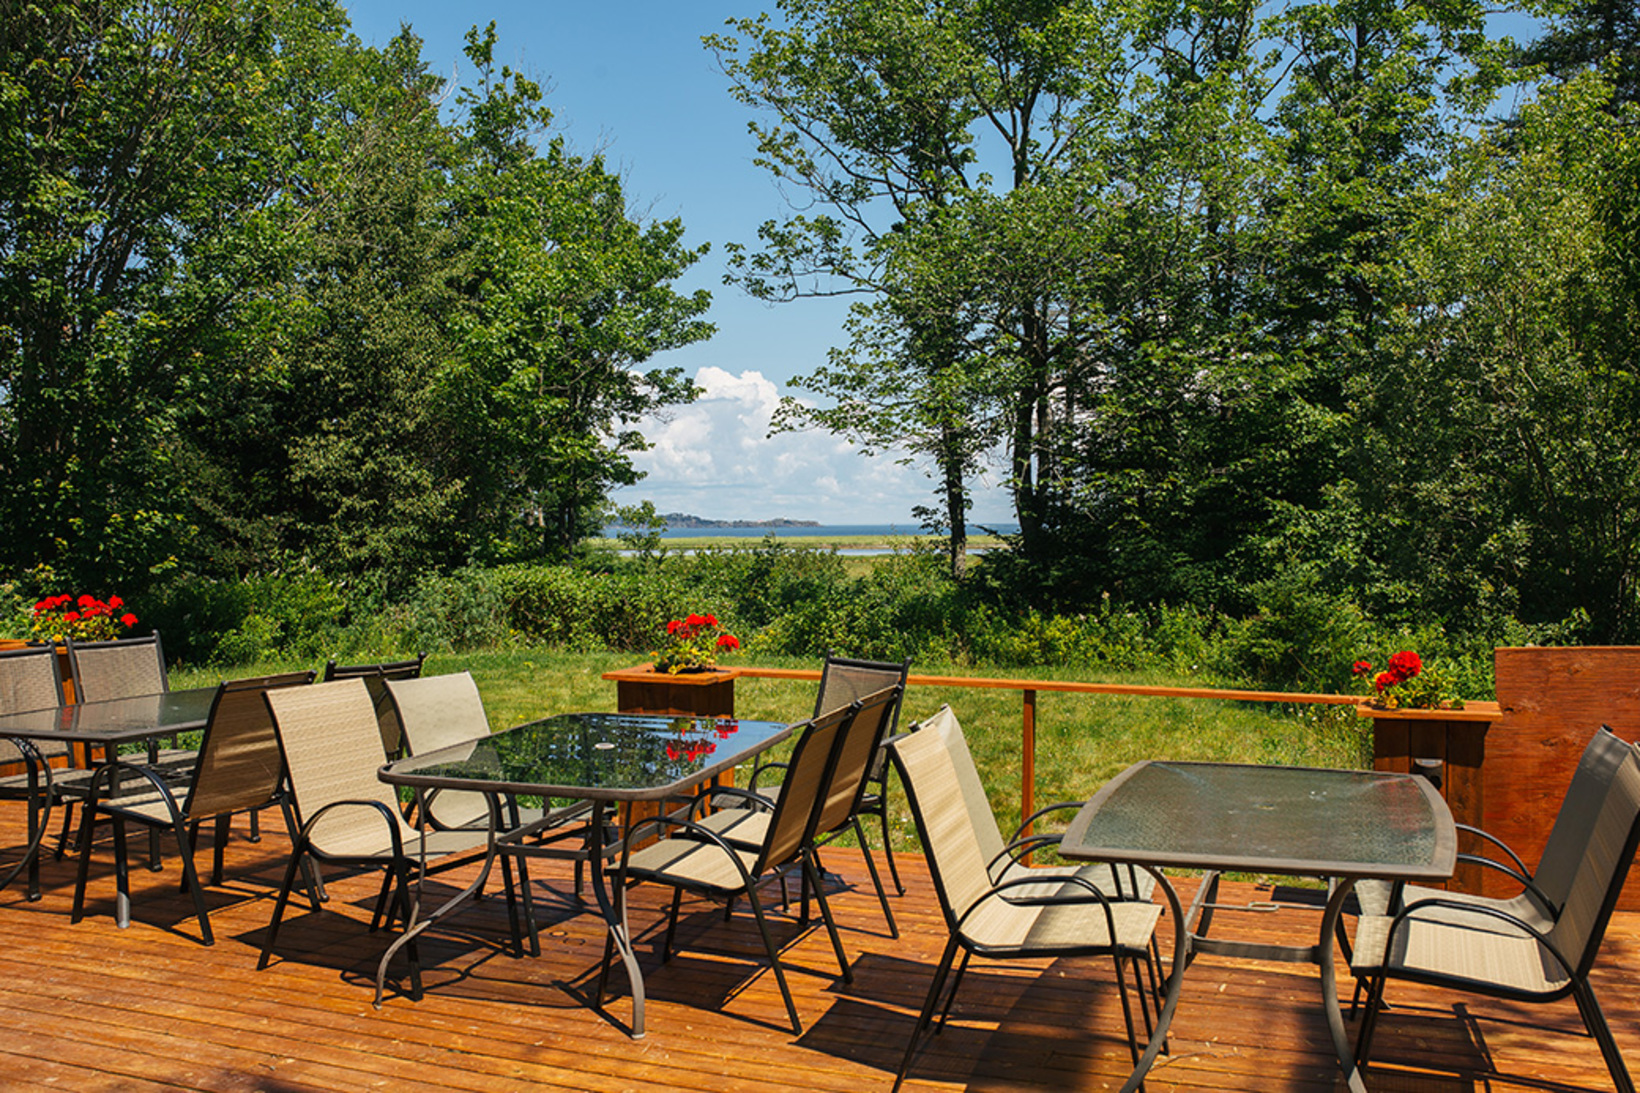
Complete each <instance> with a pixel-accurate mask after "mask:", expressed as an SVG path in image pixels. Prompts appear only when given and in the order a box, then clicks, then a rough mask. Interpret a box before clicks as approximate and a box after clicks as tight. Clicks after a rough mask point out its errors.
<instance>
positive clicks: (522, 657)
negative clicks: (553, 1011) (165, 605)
mask: <svg viewBox="0 0 1640 1093" xmlns="http://www.w3.org/2000/svg"><path fill="white" fill-rule="evenodd" d="M637 662H638V661H637V659H636V658H635V657H634V656H633V655H632V654H629V653H563V652H558V651H556V650H550V649H525V650H509V651H503V652H488V653H470V654H461V655H455V654H448V655H435V656H432V657H430V658H428V662H427V671H428V672H429V673H441V672H456V671H461V670H463V669H466V670H468V671H470V672H472V673H473V677H474V678H475V679H476V680H477V681H478V686H479V690H480V692H481V693H482V694H483V696H484V704H485V708H486V710H487V711H488V712H489V716H490V724H491V726H492V727H493V728H497V729H500V728H505V727H507V726H510V725H516V724H520V723H522V722H524V721H529V720H532V719H534V718H538V717H544V716H546V715H548V714H551V713H557V712H562V711H566V710H597V709H608V708H610V707H612V706H613V705H614V702H615V685H614V684H613V683H609V682H606V681H604V680H603V679H600V678H599V677H600V675H601V674H602V673H604V672H606V671H609V670H611V669H613V668H621V667H628V666H631V665H632V664H635V663H637ZM756 663H758V664H759V665H762V666H766V667H781V668H818V667H819V662H818V660H816V661H812V662H810V661H805V660H801V659H797V658H778V659H772V660H759V661H757V662H756ZM304 667H314V668H318V667H322V665H313V664H292V663H284V662H277V663H265V664H256V665H247V666H245V667H243V668H240V669H235V670H232V671H230V672H227V673H224V672H221V671H208V670H200V669H187V670H179V671H177V672H174V673H173V674H172V677H171V685H172V686H173V687H198V686H209V685H213V684H215V683H216V682H217V681H218V680H219V679H221V678H223V677H224V675H231V676H248V675H260V674H265V673H269V672H274V671H289V670H292V669H297V668H304ZM916 670H917V671H923V672H927V673H929V674H936V675H987V674H989V675H992V676H997V677H1007V678H1036V679H1065V680H1075V679H1080V680H1089V679H1092V678H1093V677H1091V676H1089V675H1088V674H1086V673H1077V672H1074V671H1071V670H1067V669H1058V668H1055V669H1046V668H1045V669H1037V670H1034V671H1026V670H1010V671H1007V672H1000V671H997V672H989V673H987V672H983V671H976V670H971V669H963V668H955V667H952V666H949V665H919V666H917V668H916ZM1097 681H1098V682H1114V683H1133V684H1163V685H1165V684H1181V685H1183V684H1191V683H1194V682H1195V681H1192V680H1181V679H1173V678H1169V677H1165V676H1161V675H1158V674H1154V673H1145V674H1132V673H1130V674H1118V673H1109V674H1103V675H1101V676H1099V677H1098V679H1097ZM814 692H815V685H814V684H813V683H803V682H788V681H783V680H769V679H741V680H738V681H737V682H736V693H735V698H736V712H737V713H738V714H739V715H740V716H742V717H746V718H760V719H768V720H786V721H795V720H799V719H801V718H803V717H806V716H807V715H808V714H809V713H810V712H811V710H812V708H813V704H814ZM942 703H950V705H951V708H952V710H953V711H954V712H955V713H956V714H957V717H958V719H959V720H960V721H961V722H962V725H963V729H964V730H965V731H966V733H967V734H968V739H969V746H970V747H971V749H972V750H973V752H974V758H975V761H976V762H977V763H978V764H979V766H980V770H981V772H982V774H983V775H984V777H985V781H986V786H987V788H988V790H989V792H990V797H991V804H992V807H993V808H994V809H995V811H996V814H997V818H998V821H999V823H1000V824H1001V825H1002V826H1003V828H1004V829H1005V831H1011V830H1012V828H1013V826H1014V824H1015V823H1017V821H1018V818H1019V806H1020V754H1021V752H1020V736H1021V712H1022V699H1021V696H1020V693H1019V692H1018V691H1006V690H993V689H984V690H980V689H973V688H962V687H919V686H913V687H911V688H910V689H909V691H908V692H907V694H906V697H905V702H904V710H903V713H902V716H901V727H902V728H903V727H905V726H906V725H907V724H909V723H910V722H912V721H914V720H916V719H917V718H920V717H925V716H927V715H929V714H931V713H933V712H934V711H935V710H937V709H939V707H940V705H941V704H942ZM1369 742H1370V736H1369V735H1368V730H1367V723H1366V722H1364V721H1360V720H1359V719H1357V718H1356V717H1355V716H1354V714H1353V711H1352V710H1350V709H1348V708H1338V707H1332V708H1321V707H1300V708H1298V710H1297V711H1296V712H1295V710H1294V709H1292V708H1273V707H1269V706H1265V705H1259V704H1250V703H1242V702H1223V701H1214V700H1209V699H1172V698H1150V697H1139V696H1106V695H1078V694H1062V693H1052V692H1039V693H1038V698H1037V724H1036V763H1037V772H1036V801H1037V804H1038V805H1045V804H1049V803H1052V802H1055V801H1065V800H1080V799H1083V798H1085V797H1088V796H1090V795H1091V794H1092V793H1093V792H1094V790H1096V789H1098V787H1099V786H1100V785H1102V784H1103V783H1104V782H1105V781H1107V780H1108V779H1109V778H1111V777H1112V776H1113V775H1115V774H1116V773H1117V772H1118V771H1120V770H1122V769H1123V768H1124V767H1126V766H1127V765H1128V764H1130V763H1132V762H1134V761H1136V760H1139V759H1154V758H1171V759H1205V760H1229V761H1239V762H1253V763H1276V764H1286V765H1294V766H1363V765H1365V763H1366V759H1367V750H1366V749H1367V747H1368V744H1369ZM893 798H894V800H895V802H896V803H897V804H902V805H903V800H902V799H901V798H900V796H899V794H898V793H895V794H893ZM1067 818H1068V817H1067ZM891 819H892V823H893V828H894V831H895V843H896V846H897V847H898V846H907V847H909V846H911V845H912V844H913V843H914V842H915V839H914V837H913V829H912V826H911V822H910V819H909V817H908V816H907V815H906V814H905V813H904V812H903V809H902V810H901V811H899V812H897V813H895V814H894V815H893V816H892V817H891Z"/></svg>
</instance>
